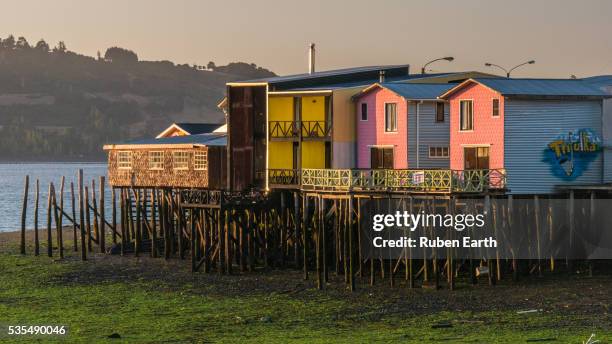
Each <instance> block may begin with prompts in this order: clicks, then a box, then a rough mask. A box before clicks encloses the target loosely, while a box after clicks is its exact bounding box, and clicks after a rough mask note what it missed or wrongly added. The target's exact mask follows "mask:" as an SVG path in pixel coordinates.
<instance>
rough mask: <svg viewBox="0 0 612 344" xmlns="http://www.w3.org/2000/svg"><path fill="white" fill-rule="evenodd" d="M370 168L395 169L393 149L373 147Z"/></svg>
mask: <svg viewBox="0 0 612 344" xmlns="http://www.w3.org/2000/svg"><path fill="white" fill-rule="evenodd" d="M370 168H371V169H393V147H371V148H370Z"/></svg>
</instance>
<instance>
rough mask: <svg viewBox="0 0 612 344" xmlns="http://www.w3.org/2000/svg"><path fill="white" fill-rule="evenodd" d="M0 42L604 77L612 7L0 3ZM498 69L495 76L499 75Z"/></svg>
mask: <svg viewBox="0 0 612 344" xmlns="http://www.w3.org/2000/svg"><path fill="white" fill-rule="evenodd" d="M0 3H1V5H2V6H1V8H2V20H1V21H0V36H2V37H3V38H4V37H6V36H7V35H8V34H11V33H12V34H14V35H15V36H20V35H23V36H25V37H26V38H27V39H28V40H29V41H30V43H33V42H35V41H36V40H38V39H40V38H44V39H45V40H47V42H49V43H50V44H51V45H55V44H56V43H57V41H59V40H64V41H65V42H66V45H67V46H68V49H70V50H73V51H77V52H80V53H84V54H86V55H91V56H94V55H95V54H96V52H97V51H98V50H100V51H102V53H104V50H105V49H106V48H108V47H109V46H113V45H118V46H121V47H125V48H129V49H132V50H134V51H136V52H137V53H138V55H139V58H140V59H143V60H163V59H166V60H171V61H174V62H176V63H189V64H193V63H197V64H206V63H207V62H208V61H210V60H213V61H215V62H216V63H217V64H225V63H227V62H231V61H245V62H253V63H256V64H257V65H260V66H263V67H266V68H269V69H271V70H273V71H274V72H276V73H278V74H290V73H302V72H305V71H306V70H307V54H306V52H307V46H308V43H309V42H315V43H316V44H317V69H318V70H325V69H332V68H341V67H351V66H360V65H376V64H400V63H409V64H410V65H411V68H412V70H413V71H414V72H417V71H418V70H420V67H421V65H422V64H423V63H424V62H426V61H428V60H429V59H432V58H436V57H441V56H446V55H451V56H454V57H455V61H454V62H452V63H448V62H439V63H436V64H434V65H431V66H430V68H432V69H434V70H435V71H451V70H482V71H491V72H492V71H494V69H491V68H487V67H484V66H483V64H484V62H493V63H496V64H500V65H502V66H508V67H510V66H512V65H515V64H518V63H520V62H523V61H525V60H528V59H532V58H533V59H535V60H536V61H537V62H536V64H535V65H530V66H527V67H525V68H524V69H521V70H520V71H517V72H516V74H515V75H514V76H537V77H568V76H569V75H571V74H575V75H577V76H587V75H593V74H612V1H608V0H599V1H596V0H583V1H565V0H564V1H560V0H557V1H552V0H551V1H544V0H542V1H536V0H531V1H522V0H520V1H517V0H512V1H510V0H508V1H491V0H489V1H486V0H483V1H466V0H462V1H408V0H403V1H402V0H397V1H395V0H394V1H391V0H389V1H387V0H375V1H372V0H369V1H362V0H353V1H333V0H308V1H306V0H303V1H290V0H285V1H282V0H280V1H277V0H270V1H265V0H260V1H205V0H199V1H198V0H193V1H191V0H175V1H170V0H167V1H166V0H103V1H100V0H95V1H94V0H53V1H51V0H19V1H14V0H11V1H6V0H0ZM7 12H11V13H7ZM496 72H497V71H496Z"/></svg>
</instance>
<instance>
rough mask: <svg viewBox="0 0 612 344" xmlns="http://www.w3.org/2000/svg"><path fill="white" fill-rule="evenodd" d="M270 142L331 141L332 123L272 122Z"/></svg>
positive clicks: (270, 125) (270, 124)
mask: <svg viewBox="0 0 612 344" xmlns="http://www.w3.org/2000/svg"><path fill="white" fill-rule="evenodd" d="M268 125H269V129H270V140H281V141H287V140H289V141H297V140H300V139H301V140H304V141H306V140H313V141H316V140H329V139H331V131H332V129H331V128H332V126H331V121H270V122H269V123H268Z"/></svg>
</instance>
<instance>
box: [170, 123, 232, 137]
mask: <svg viewBox="0 0 612 344" xmlns="http://www.w3.org/2000/svg"><path fill="white" fill-rule="evenodd" d="M174 124H176V125H177V126H178V127H180V128H181V129H183V130H185V131H186V132H188V133H189V134H191V135H196V134H204V133H212V132H213V131H214V130H215V129H217V128H219V127H220V126H222V125H223V124H216V123H174Z"/></svg>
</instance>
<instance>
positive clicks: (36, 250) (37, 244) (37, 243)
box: [34, 179, 40, 256]
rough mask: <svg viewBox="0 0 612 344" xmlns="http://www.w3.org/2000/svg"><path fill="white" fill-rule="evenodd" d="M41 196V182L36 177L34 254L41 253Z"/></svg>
mask: <svg viewBox="0 0 612 344" xmlns="http://www.w3.org/2000/svg"><path fill="white" fill-rule="evenodd" d="M39 198H40V184H39V182H38V179H36V195H35V199H34V255H35V256H38V255H39V254H40V240H39V239H38V203H39Z"/></svg>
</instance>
